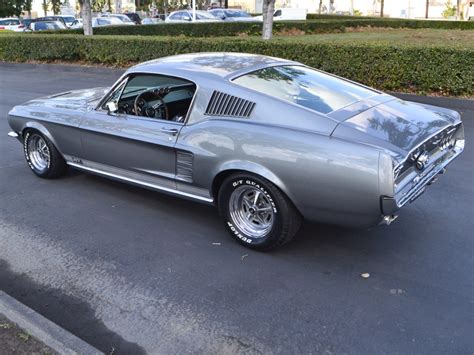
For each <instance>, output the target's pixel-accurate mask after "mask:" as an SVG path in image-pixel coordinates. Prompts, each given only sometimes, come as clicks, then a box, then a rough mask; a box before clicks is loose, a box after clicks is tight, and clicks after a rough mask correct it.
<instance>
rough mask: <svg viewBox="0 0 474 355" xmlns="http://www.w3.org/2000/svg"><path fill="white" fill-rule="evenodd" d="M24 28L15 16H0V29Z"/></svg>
mask: <svg viewBox="0 0 474 355" xmlns="http://www.w3.org/2000/svg"><path fill="white" fill-rule="evenodd" d="M24 30H25V25H24V24H23V23H22V22H21V20H19V19H17V18H14V17H9V18H0V31H13V32H23V31H24Z"/></svg>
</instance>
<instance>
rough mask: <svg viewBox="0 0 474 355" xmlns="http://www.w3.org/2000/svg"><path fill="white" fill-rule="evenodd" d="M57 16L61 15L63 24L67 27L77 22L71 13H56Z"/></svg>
mask: <svg viewBox="0 0 474 355" xmlns="http://www.w3.org/2000/svg"><path fill="white" fill-rule="evenodd" d="M57 17H61V18H62V19H63V20H64V24H65V25H66V26H67V27H69V28H71V26H72V25H73V24H75V23H76V22H77V19H76V17H75V16H73V15H57Z"/></svg>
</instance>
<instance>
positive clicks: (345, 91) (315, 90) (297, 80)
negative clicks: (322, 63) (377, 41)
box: [234, 65, 376, 113]
mask: <svg viewBox="0 0 474 355" xmlns="http://www.w3.org/2000/svg"><path fill="white" fill-rule="evenodd" d="M234 82H235V83H237V84H239V85H241V86H244V87H246V88H249V89H253V90H256V91H259V92H261V93H264V94H267V95H270V96H273V97H276V98H279V99H282V100H285V101H288V102H292V103H294V104H297V105H300V106H303V107H306V108H309V109H311V110H314V111H318V112H321V113H329V112H332V111H335V110H338V109H340V108H342V107H344V106H347V105H349V104H351V103H353V102H356V101H359V100H361V99H364V98H367V97H369V96H372V95H374V94H376V92H375V91H373V90H370V89H368V88H365V87H362V86H359V85H357V84H353V83H351V82H349V81H346V80H343V79H339V78H336V77H333V76H331V75H328V74H325V73H322V72H319V71H316V70H314V69H310V68H307V67H304V66H297V65H288V66H278V67H270V68H264V69H260V70H257V71H254V72H251V73H249V74H246V75H243V76H241V77H238V78H236V79H234Z"/></svg>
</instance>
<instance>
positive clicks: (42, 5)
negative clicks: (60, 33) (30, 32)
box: [41, 0, 49, 16]
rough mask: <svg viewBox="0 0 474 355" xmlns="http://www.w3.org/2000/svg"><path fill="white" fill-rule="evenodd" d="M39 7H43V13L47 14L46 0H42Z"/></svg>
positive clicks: (47, 3) (47, 4)
mask: <svg viewBox="0 0 474 355" xmlns="http://www.w3.org/2000/svg"><path fill="white" fill-rule="evenodd" d="M41 7H42V8H43V11H44V15H45V16H48V8H49V2H48V0H43V3H42V4H41Z"/></svg>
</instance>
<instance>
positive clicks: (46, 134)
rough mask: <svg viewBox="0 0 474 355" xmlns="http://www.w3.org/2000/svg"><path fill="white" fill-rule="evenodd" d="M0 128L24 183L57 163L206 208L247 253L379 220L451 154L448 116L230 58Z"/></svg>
mask: <svg viewBox="0 0 474 355" xmlns="http://www.w3.org/2000/svg"><path fill="white" fill-rule="evenodd" d="M8 122H9V125H10V127H11V129H12V131H11V132H10V133H9V135H10V136H11V137H16V138H18V139H19V140H20V142H22V144H23V150H24V152H25V158H26V161H27V163H28V166H29V168H30V169H31V170H32V171H33V173H34V174H36V175H37V176H39V177H42V178H56V177H59V176H61V175H63V174H64V173H65V171H66V168H67V167H68V166H69V167H73V168H77V169H80V170H84V171H87V172H91V173H94V174H98V175H102V176H105V177H108V178H112V179H116V180H121V181H124V182H127V183H131V184H136V185H139V186H143V187H146V188H149V189H153V190H157V191H162V192H166V193H169V194H174V195H177V196H181V197H185V198H189V199H193V200H196V201H200V202H204V203H209V204H214V205H216V206H217V208H218V210H219V212H220V214H221V216H222V218H223V220H224V224H225V226H226V228H227V229H228V231H229V233H230V234H231V235H232V237H234V238H235V239H236V240H237V241H238V242H240V243H242V244H243V245H245V246H247V247H250V248H254V249H260V250H266V249H270V248H274V247H278V246H280V245H283V244H285V243H286V242H288V241H290V240H291V239H292V238H293V237H294V235H295V234H296V232H297V231H298V229H299V227H300V224H301V221H302V219H308V220H314V221H319V222H327V223H335V224H340V225H344V226H359V227H361V226H364V227H365V226H371V225H374V224H377V223H379V222H383V223H386V224H389V223H390V222H392V221H393V220H394V218H395V216H396V213H397V210H398V209H400V208H402V207H403V206H404V205H406V204H407V203H411V202H413V201H414V200H416V199H417V198H418V197H419V196H420V195H421V194H422V193H423V191H424V190H425V188H426V186H427V185H430V184H432V183H433V182H434V181H435V180H436V179H437V177H438V176H439V174H442V173H444V171H445V168H446V166H447V165H448V164H449V163H451V162H452V161H453V160H455V159H456V158H457V157H458V156H459V155H460V154H461V152H462V151H463V149H464V131H463V125H462V122H461V119H460V115H459V113H457V112H456V111H452V110H449V109H445V108H441V107H435V106H430V105H424V104H418V103H413V102H408V101H403V100H400V99H397V98H395V97H393V96H391V95H387V94H384V93H382V92H380V91H377V90H374V89H371V88H369V87H366V86H363V85H360V84H357V83H354V82H351V81H349V80H346V79H343V78H339V77H337V76H334V75H331V74H326V73H324V72H322V71H319V70H316V69H312V68H310V67H307V66H305V65H303V64H301V63H298V62H293V61H289V60H284V59H278V58H272V57H265V56H259V55H252V54H239V53H200V54H187V55H179V56H173V57H167V58H162V59H158V60H153V61H149V62H145V63H142V64H140V65H136V66H134V67H132V68H130V69H129V70H128V71H127V72H125V73H124V74H123V75H122V76H121V77H120V78H119V79H118V81H117V82H116V83H115V84H114V85H113V86H112V87H111V88H95V89H88V90H78V91H68V92H64V93H61V94H56V95H52V96H49V97H46V98H40V99H35V100H31V101H28V102H27V103H25V104H22V105H19V106H16V107H14V108H13V109H12V110H11V111H10V112H9V113H8ZM182 218H186V214H185V212H184V211H183V216H182ZM25 223H28V222H27V220H25ZM440 223H442V222H440Z"/></svg>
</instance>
